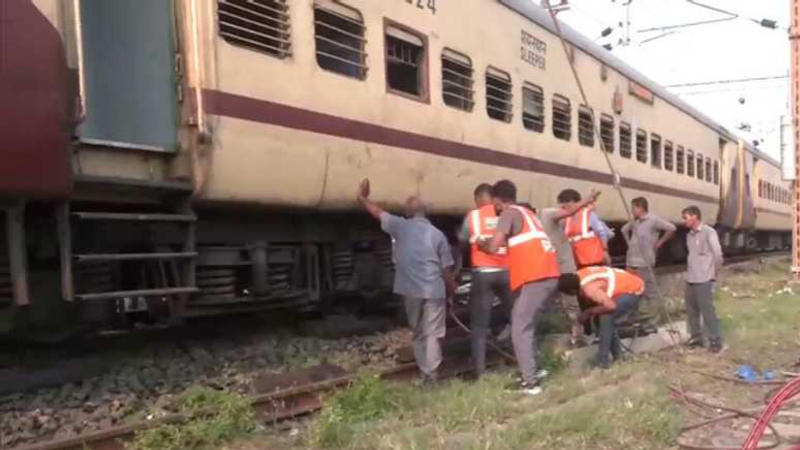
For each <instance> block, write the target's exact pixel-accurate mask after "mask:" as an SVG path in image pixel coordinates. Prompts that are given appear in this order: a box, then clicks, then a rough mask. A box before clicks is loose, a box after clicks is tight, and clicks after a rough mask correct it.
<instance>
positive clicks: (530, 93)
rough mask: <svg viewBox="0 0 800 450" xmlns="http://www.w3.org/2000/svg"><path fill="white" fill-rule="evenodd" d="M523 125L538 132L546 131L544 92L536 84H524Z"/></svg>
mask: <svg viewBox="0 0 800 450" xmlns="http://www.w3.org/2000/svg"><path fill="white" fill-rule="evenodd" d="M522 126H524V127H525V128H526V129H528V130H531V131H535V132H537V133H541V132H542V131H544V92H542V88H540V87H539V86H536V85H535V84H531V83H525V84H524V85H523V86H522Z"/></svg>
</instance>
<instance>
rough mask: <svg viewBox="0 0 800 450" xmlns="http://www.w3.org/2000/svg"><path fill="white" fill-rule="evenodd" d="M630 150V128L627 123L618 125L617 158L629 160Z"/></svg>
mask: <svg viewBox="0 0 800 450" xmlns="http://www.w3.org/2000/svg"><path fill="white" fill-rule="evenodd" d="M632 154H633V153H632V149H631V126H630V124H628V123H625V122H620V123H619V156H622V157H623V158H630V157H631V155H632Z"/></svg>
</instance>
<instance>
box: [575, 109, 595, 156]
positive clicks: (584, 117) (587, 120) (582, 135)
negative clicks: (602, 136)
mask: <svg viewBox="0 0 800 450" xmlns="http://www.w3.org/2000/svg"><path fill="white" fill-rule="evenodd" d="M578 143H579V144H581V145H585V146H587V147H594V111H592V108H589V107H588V106H581V107H580V108H578Z"/></svg>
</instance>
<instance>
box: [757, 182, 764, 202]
mask: <svg viewBox="0 0 800 450" xmlns="http://www.w3.org/2000/svg"><path fill="white" fill-rule="evenodd" d="M763 195H764V180H758V198H762V197H763Z"/></svg>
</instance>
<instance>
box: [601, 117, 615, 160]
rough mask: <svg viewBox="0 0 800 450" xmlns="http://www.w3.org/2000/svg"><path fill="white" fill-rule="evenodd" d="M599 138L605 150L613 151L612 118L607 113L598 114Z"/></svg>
mask: <svg viewBox="0 0 800 450" xmlns="http://www.w3.org/2000/svg"><path fill="white" fill-rule="evenodd" d="M600 140H601V141H602V142H603V149H604V150H605V151H607V152H608V153H614V118H613V117H611V116H609V115H608V114H601V115H600Z"/></svg>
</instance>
